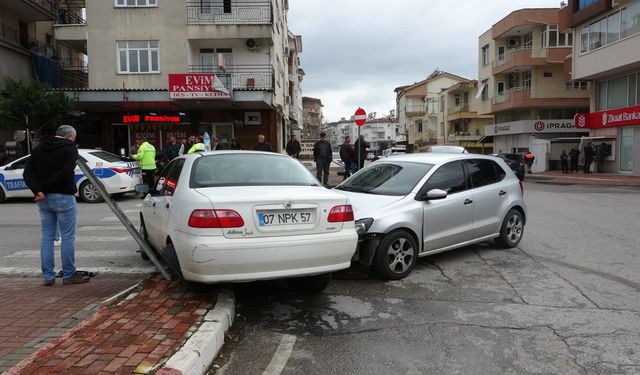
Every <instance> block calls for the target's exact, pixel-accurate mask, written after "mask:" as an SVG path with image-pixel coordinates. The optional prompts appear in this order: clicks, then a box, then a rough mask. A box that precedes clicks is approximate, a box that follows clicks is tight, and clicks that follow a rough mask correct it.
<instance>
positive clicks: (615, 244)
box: [212, 181, 640, 374]
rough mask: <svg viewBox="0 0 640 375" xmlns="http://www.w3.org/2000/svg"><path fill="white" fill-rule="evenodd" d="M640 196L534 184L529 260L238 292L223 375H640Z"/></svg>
mask: <svg viewBox="0 0 640 375" xmlns="http://www.w3.org/2000/svg"><path fill="white" fill-rule="evenodd" d="M639 193H640V191H638V190H637V189H633V188H613V187H595V186H590V187H589V186H558V185H542V184H537V183H535V182H533V181H527V182H526V183H525V198H526V199H527V204H528V208H529V221H528V223H527V226H526V230H525V236H524V239H523V241H522V242H521V244H520V245H519V246H518V248H516V249H512V250H497V248H496V247H495V246H494V245H493V244H492V243H486V244H481V245H477V246H470V247H467V248H463V249H459V250H455V251H452V252H448V253H442V254H438V255H434V256H430V257H426V258H422V259H421V260H420V261H419V262H418V266H417V268H416V270H414V272H413V273H412V274H411V275H409V276H408V277H407V278H406V279H403V280H400V281H389V282H385V281H382V280H380V279H379V278H377V277H376V276H371V277H368V278H366V279H361V280H334V281H333V282H332V284H331V285H330V286H329V288H328V289H327V290H325V291H324V292H323V293H322V294H320V295H317V296H306V295H302V294H298V293H295V292H292V291H288V290H286V289H283V288H282V287H280V286H279V285H278V283H275V282H267V283H251V284H244V285H240V286H236V298H237V301H238V314H239V315H238V317H237V319H236V327H235V328H234V331H235V332H234V333H233V335H234V336H232V337H234V340H231V344H230V346H231V347H232V348H231V349H228V350H226V351H225V352H223V353H222V358H219V359H218V362H217V365H216V367H215V368H214V369H213V370H212V371H214V370H215V369H217V368H218V367H221V370H218V371H217V373H223V374H261V373H263V371H265V369H266V370H268V371H275V370H277V371H281V373H283V374H300V373H305V374H372V373H376V374H424V373H477V374H480V373H484V374H492V373H518V374H523V373H545V374H547V373H556V374H560V373H562V374H584V373H607V374H611V373H615V374H618V373H628V374H635V373H638V372H640V353H638V351H637V348H638V347H640V312H639V311H640V276H638V273H637V269H638V268H639V266H640V261H639V260H638V258H637V249H638V247H637V243H638V241H639V240H640V235H639V234H638V232H637V230H636V229H635V228H636V226H637V222H636V220H635V219H634V218H635V217H636V215H637V214H636V213H637V212H638V210H639V209H640V202H639V201H638V199H637V198H638V194H639ZM236 340H237V343H235V344H234V342H235V341H236ZM271 373H278V372H271Z"/></svg>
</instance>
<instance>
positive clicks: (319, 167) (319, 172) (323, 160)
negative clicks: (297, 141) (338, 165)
mask: <svg viewBox="0 0 640 375" xmlns="http://www.w3.org/2000/svg"><path fill="white" fill-rule="evenodd" d="M313 160H314V161H315V162H316V177H317V178H318V181H322V183H323V184H325V185H329V167H330V166H331V161H332V160H333V153H332V151H331V143H329V141H327V133H325V132H322V133H320V140H319V141H317V142H316V143H315V144H314V145H313Z"/></svg>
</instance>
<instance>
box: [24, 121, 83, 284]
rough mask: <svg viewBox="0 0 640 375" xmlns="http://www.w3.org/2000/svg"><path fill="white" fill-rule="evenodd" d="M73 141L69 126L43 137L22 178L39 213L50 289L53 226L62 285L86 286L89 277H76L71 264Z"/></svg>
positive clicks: (42, 255) (44, 271)
mask: <svg viewBox="0 0 640 375" xmlns="http://www.w3.org/2000/svg"><path fill="white" fill-rule="evenodd" d="M75 139H76V130H75V129H74V128H73V127H71V126H69V125H62V126H61V127H59V128H58V130H57V131H56V136H55V137H44V138H43V140H42V143H41V144H40V145H39V146H38V147H36V148H35V149H34V150H33V152H32V153H31V157H30V158H29V161H28V162H27V166H26V167H25V170H24V174H23V177H24V180H25V183H26V184H27V186H28V187H29V189H31V191H32V192H33V194H34V195H35V196H36V197H35V201H36V202H37V203H38V210H39V211H40V221H41V223H42V228H41V232H42V237H41V240H40V260H41V268H42V276H43V278H44V285H45V286H51V285H53V284H54V283H55V281H56V274H55V271H54V267H55V264H54V260H55V258H54V254H53V240H54V236H55V232H56V227H57V226H60V234H61V235H62V245H61V248H60V253H61V256H62V283H63V284H64V285H66V284H82V283H86V282H89V276H85V275H81V274H80V273H77V272H76V267H75V264H74V263H75V239H76V217H77V214H78V207H77V206H76V198H75V194H76V192H77V189H76V184H75V182H74V174H75V168H76V160H78V149H77V148H76V145H75V143H74V142H75Z"/></svg>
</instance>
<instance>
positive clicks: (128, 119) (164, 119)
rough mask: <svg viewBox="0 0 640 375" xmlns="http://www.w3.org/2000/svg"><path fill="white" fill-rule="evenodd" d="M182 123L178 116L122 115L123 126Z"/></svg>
mask: <svg viewBox="0 0 640 375" xmlns="http://www.w3.org/2000/svg"><path fill="white" fill-rule="evenodd" d="M181 122H184V120H183V118H182V117H181V116H180V115H179V114H176V115H156V114H128V115H122V123H123V124H141V123H147V124H158V123H161V124H179V123H181Z"/></svg>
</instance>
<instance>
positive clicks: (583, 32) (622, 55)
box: [559, 0, 640, 175]
mask: <svg viewBox="0 0 640 375" xmlns="http://www.w3.org/2000/svg"><path fill="white" fill-rule="evenodd" d="M559 17H560V29H561V30H563V31H566V32H567V33H571V32H573V35H574V36H575V38H574V39H575V43H574V46H573V53H572V54H571V56H570V57H569V58H568V59H567V68H569V69H570V70H571V73H572V78H573V79H574V80H577V81H587V82H590V86H591V90H590V92H591V102H590V107H589V110H588V111H585V113H581V114H579V115H578V116H576V121H577V125H578V127H580V128H582V129H588V130H589V132H590V136H591V137H592V138H591V140H592V141H593V143H594V144H595V145H597V146H598V147H603V150H604V151H605V161H604V163H603V164H604V172H610V173H621V174H636V175H637V174H640V0H633V1H629V0H613V1H611V0H569V1H568V2H567V3H566V6H565V7H563V8H562V9H561V10H560V12H559Z"/></svg>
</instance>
